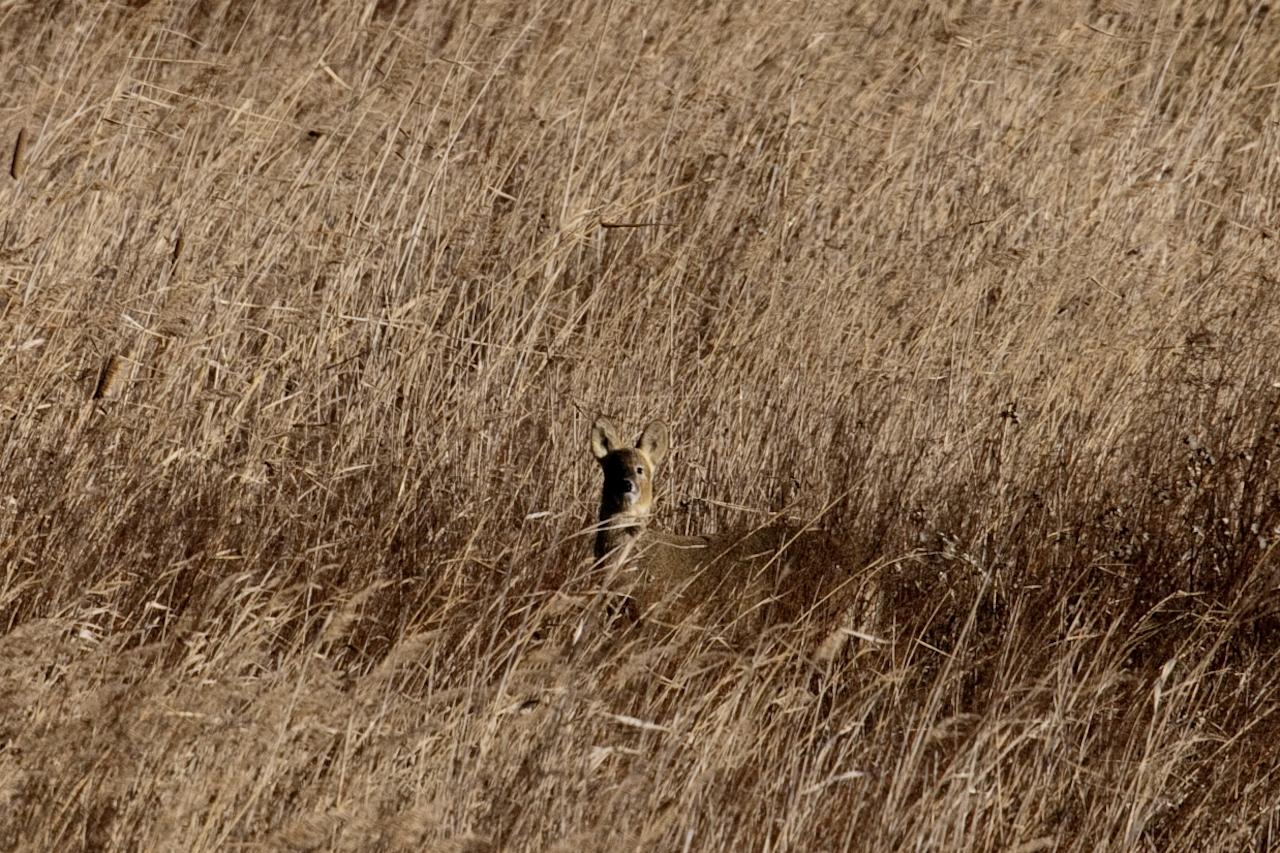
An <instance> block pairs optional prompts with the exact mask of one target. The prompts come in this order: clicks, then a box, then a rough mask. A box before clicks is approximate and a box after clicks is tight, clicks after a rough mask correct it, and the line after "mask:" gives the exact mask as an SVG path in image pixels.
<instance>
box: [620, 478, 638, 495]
mask: <svg viewBox="0 0 1280 853" xmlns="http://www.w3.org/2000/svg"><path fill="white" fill-rule="evenodd" d="M635 490H636V484H635V483H633V482H631V481H630V480H623V481H622V491H623V492H624V493H630V492H634V491H635Z"/></svg>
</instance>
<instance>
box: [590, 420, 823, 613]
mask: <svg viewBox="0 0 1280 853" xmlns="http://www.w3.org/2000/svg"><path fill="white" fill-rule="evenodd" d="M620 435H621V434H620V432H619V430H618V428H617V427H616V426H615V425H614V424H613V423H612V422H611V421H609V420H607V419H605V418H600V419H598V420H597V421H596V422H595V424H594V425H593V426H592V428H591V450H592V453H593V454H594V456H595V457H596V459H597V461H599V463H600V468H601V471H602V473H603V474H604V486H603V489H602V490H601V495H600V512H599V518H598V525H597V532H596V541H595V555H596V558H597V559H598V560H600V561H602V562H607V563H609V564H610V568H611V570H612V572H613V574H612V577H613V578H614V582H615V583H616V584H617V585H618V588H619V590H620V591H623V592H625V593H626V594H627V595H629V596H630V597H631V599H632V600H633V601H634V603H635V610H636V613H637V615H639V616H641V617H644V618H650V619H654V618H656V619H659V620H660V621H675V620H678V619H680V618H682V617H684V616H685V615H687V614H689V613H691V612H692V611H694V610H701V611H703V612H704V613H707V612H711V611H716V612H718V613H719V614H721V615H725V616H728V617H730V618H731V619H732V620H734V621H736V620H738V619H740V618H744V617H745V618H747V619H748V620H749V621H751V622H755V621H757V620H758V618H759V617H762V616H763V615H764V613H765V612H767V611H768V612H775V613H776V612H777V611H778V606H779V605H782V604H785V605H788V606H786V607H785V611H787V612H788V613H790V614H791V615H796V614H798V613H799V612H800V611H801V609H802V608H803V607H804V606H806V604H807V602H809V601H812V600H813V595H812V594H811V593H813V592H815V591H816V590H811V589H809V586H810V584H807V583H805V582H803V581H802V579H801V577H800V576H799V575H798V574H795V573H793V572H791V571H790V569H791V567H792V564H793V563H795V562H797V561H796V560H795V559H793V558H795V557H796V556H797V554H798V553H799V552H804V553H805V554H806V556H807V557H812V556H814V555H815V548H818V549H822V548H823V546H824V545H825V544H827V543H828V542H829V539H828V538H827V537H825V536H824V535H823V534H821V533H819V532H817V531H802V530H799V529H797V528H796V527H794V526H792V525H789V524H786V523H783V522H778V521H771V522H769V523H767V524H765V525H762V526H760V527H757V528H754V529H747V530H738V531H731V532H726V533H721V534H716V535H709V536H678V535H675V534H671V533H666V532H664V531H660V530H655V529H652V528H651V527H650V526H649V519H650V516H651V514H652V511H653V482H654V475H655V474H656V472H657V469H658V466H659V465H660V464H661V463H662V461H663V459H664V458H665V456H666V452H667V449H668V447H669V442H670V439H669V430H668V428H667V426H666V424H664V423H662V422H661V421H652V422H650V423H649V425H648V426H646V427H645V429H644V431H643V432H642V433H641V435H640V437H639V439H637V440H636V442H635V444H629V443H627V442H625V441H623V440H622V439H621V437H620ZM799 562H802V563H804V564H805V565H808V566H810V567H812V566H814V565H815V564H816V565H821V564H823V560H822V559H821V555H819V556H818V559H817V561H816V563H815V561H812V560H809V559H805V560H802V561H799ZM826 565H830V563H829V561H828V562H826Z"/></svg>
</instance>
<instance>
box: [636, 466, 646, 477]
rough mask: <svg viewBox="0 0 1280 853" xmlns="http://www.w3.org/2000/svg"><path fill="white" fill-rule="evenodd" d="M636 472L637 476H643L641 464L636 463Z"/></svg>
mask: <svg viewBox="0 0 1280 853" xmlns="http://www.w3.org/2000/svg"><path fill="white" fill-rule="evenodd" d="M636 474H638V475H639V476H641V477H643V476H644V466H643V465H637V466H636Z"/></svg>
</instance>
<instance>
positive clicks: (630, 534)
mask: <svg viewBox="0 0 1280 853" xmlns="http://www.w3.org/2000/svg"><path fill="white" fill-rule="evenodd" d="M648 524H649V513H648V512H647V511H646V512H628V511H626V510H623V509H619V508H618V507H614V506H610V505H608V504H606V503H601V504H600V521H599V523H598V524H597V525H596V559H600V558H601V557H603V556H605V555H606V554H610V553H612V552H613V551H615V550H616V549H618V548H621V547H623V546H625V545H627V544H629V543H631V542H632V541H634V540H635V539H636V538H637V537H638V536H639V535H640V534H641V533H643V532H644V529H645V527H646V526H647V525H648Z"/></svg>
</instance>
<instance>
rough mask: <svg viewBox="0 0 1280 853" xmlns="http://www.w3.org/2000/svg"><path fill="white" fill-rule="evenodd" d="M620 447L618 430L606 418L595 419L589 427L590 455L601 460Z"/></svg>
mask: <svg viewBox="0 0 1280 853" xmlns="http://www.w3.org/2000/svg"><path fill="white" fill-rule="evenodd" d="M621 446H622V441H621V439H619V438H618V428H617V427H616V426H614V425H613V421H611V420H609V419H608V418H596V422H595V423H594V424H592V425H591V455H593V456H595V458H597V459H603V458H605V457H606V456H608V455H609V454H610V453H612V452H613V451H615V450H617V449H618V448H619V447H621Z"/></svg>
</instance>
